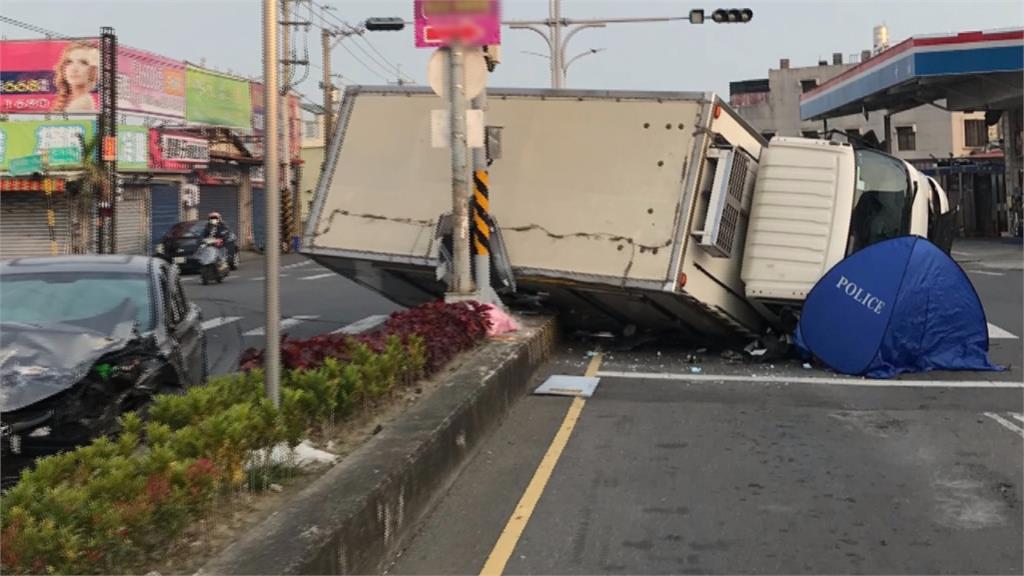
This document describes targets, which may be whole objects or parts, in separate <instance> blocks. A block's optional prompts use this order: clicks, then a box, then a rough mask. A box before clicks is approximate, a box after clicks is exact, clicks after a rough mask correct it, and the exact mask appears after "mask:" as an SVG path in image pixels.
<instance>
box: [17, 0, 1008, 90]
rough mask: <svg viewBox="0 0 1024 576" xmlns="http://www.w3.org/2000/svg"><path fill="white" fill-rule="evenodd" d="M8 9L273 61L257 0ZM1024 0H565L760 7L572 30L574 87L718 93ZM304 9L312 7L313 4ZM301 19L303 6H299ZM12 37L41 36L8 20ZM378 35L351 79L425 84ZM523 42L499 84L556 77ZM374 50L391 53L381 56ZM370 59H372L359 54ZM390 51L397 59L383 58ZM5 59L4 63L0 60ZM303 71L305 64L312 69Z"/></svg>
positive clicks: (313, 56) (512, 44) (390, 40)
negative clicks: (711, 0)
mask: <svg viewBox="0 0 1024 576" xmlns="http://www.w3.org/2000/svg"><path fill="white" fill-rule="evenodd" d="M315 1H316V2H318V3H322V4H327V5H330V6H332V7H334V8H335V10H334V14H335V15H336V16H337V17H338V18H340V19H343V20H346V21H349V22H358V21H360V20H362V19H365V18H367V17H370V16H401V17H405V18H411V15H412V0H372V1H349V0H315ZM0 5H2V11H3V14H4V15H6V16H8V17H11V18H15V19H18V20H22V21H26V22H29V23H31V24H35V25H37V26H41V27H43V28H47V29H49V30H53V31H55V32H59V33H61V34H64V35H68V36H96V35H98V33H99V28H100V27H101V26H112V27H114V29H115V30H116V32H117V34H118V38H119V40H120V42H121V43H123V44H127V45H129V46H133V47H136V48H142V49H146V50H150V51H153V52H157V53H159V54H163V55H166V56H168V57H171V58H175V59H179V60H188V61H191V62H199V61H200V60H201V59H202V58H205V59H206V64H207V66H209V67H211V68H215V69H220V70H225V71H226V70H229V69H230V70H231V71H233V72H235V73H237V74H242V75H246V76H257V75H259V74H260V73H261V72H262V64H261V55H262V47H261V38H260V33H261V13H260V7H261V5H262V3H261V2H260V1H259V0H0ZM1022 6H1024V3H1022V2H1020V0H930V1H925V0H890V1H875V0H857V1H850V0H835V1H830V0H805V1H785V2H784V1H775V0H748V1H746V2H737V3H734V4H727V3H722V4H700V3H693V2H676V1H648V0H564V2H563V8H562V15H563V17H565V18H599V17H610V16H670V15H679V16H684V15H686V14H688V12H689V10H690V9H691V8H704V9H705V10H706V11H707V12H708V14H709V15H710V12H711V11H712V10H713V9H714V8H719V7H725V8H731V7H750V8H752V9H753V10H754V19H753V21H752V22H750V23H748V24H732V25H727V24H714V23H712V22H710V20H709V21H708V23H706V24H704V25H702V26H695V25H691V24H689V23H688V22H674V23H657V24H615V25H610V26H608V27H607V28H604V29H597V30H584V31H582V32H580V33H579V34H578V35H577V36H576V37H575V38H574V39H573V41H572V43H571V45H570V47H569V50H568V53H569V55H570V57H571V56H572V55H574V54H576V53H578V52H581V51H584V50H588V49H591V48H599V49H605V50H604V51H602V52H600V53H598V54H595V55H591V56H587V57H585V58H583V59H581V60H579V61H578V62H577V63H576V64H575V65H573V67H572V68H571V69H570V71H569V80H568V87H570V88H596V89H637V90H693V91H706V90H713V91H716V92H719V93H721V94H726V95H727V94H728V86H729V82H730V81H735V80H746V79H751V78H761V77H767V73H768V69H769V68H770V67H777V66H778V61H779V59H780V58H790V59H791V60H792V65H793V66H794V67H797V66H809V65H814V64H815V63H816V62H817V61H818V59H819V58H821V59H827V60H831V55H832V53H833V52H842V53H843V55H844V59H847V58H849V56H850V55H851V54H859V53H860V51H861V50H862V49H866V48H870V47H871V42H872V28H873V26H875V25H876V24H881V23H883V22H884V23H885V24H886V25H887V26H888V27H889V34H890V40H891V43H896V42H899V41H900V40H903V39H905V38H907V37H908V36H912V35H917V34H935V33H942V32H953V31H967V30H988V29H1004V28H1015V27H1022V26H1024V8H1022ZM303 10H304V9H303ZM504 13H505V18H506V19H534V20H538V19H543V18H546V17H547V13H548V2H547V1H546V0H505V2H504ZM299 16H300V17H301V16H302V13H300V15H299ZM0 34H2V35H4V36H5V37H7V38H10V39H14V38H30V37H37V36H38V35H36V34H33V33H31V32H26V31H23V30H20V29H18V28H15V27H13V26H10V25H7V24H3V23H0ZM296 36H297V41H298V44H297V45H298V50H299V57H300V58H301V57H302V54H303V51H304V47H305V46H306V45H307V43H308V51H309V59H310V60H311V61H312V62H313V63H314V64H315V65H316V66H317V67H310V69H309V71H308V72H309V73H308V78H307V79H306V80H305V81H304V82H302V83H301V84H300V85H299V89H300V91H301V92H303V93H304V94H306V95H307V96H308V97H309V98H310V99H311V100H313V101H316V102H319V101H321V96H320V93H319V91H318V87H317V84H318V82H319V81H320V78H321V75H322V72H321V71H320V69H319V65H320V63H321V54H320V34H319V30H318V29H316V28H313V29H311V30H310V31H309V33H308V34H307V33H296ZM366 40H367V41H369V42H370V43H372V45H373V48H375V49H376V50H377V51H379V52H380V54H382V55H383V58H382V57H380V56H378V55H377V53H375V52H374V51H373V49H371V48H370V46H369V45H367V44H366V42H365V41H364V40H360V39H357V38H350V39H348V40H346V41H345V42H344V45H347V46H348V48H349V50H351V52H349V51H346V50H345V49H344V48H343V47H341V46H339V47H337V48H335V49H334V51H333V53H332V62H333V67H334V70H335V71H336V72H340V73H342V74H344V75H345V77H346V79H347V80H348V81H350V82H354V83H359V84H382V83H384V82H385V81H394V80H395V78H396V77H397V72H396V71H395V70H394V69H393V68H390V66H391V65H392V64H393V65H394V66H397V67H400V69H401V71H402V73H403V74H404V75H406V76H407V77H409V78H412V79H413V80H415V81H416V82H417V83H419V84H425V83H426V63H427V59H428V57H429V55H430V52H431V51H430V50H423V49H416V48H415V47H414V46H413V37H412V31H411V27H410V28H407V29H406V30H404V31H402V32H376V33H368V34H367V36H366ZM525 52H543V53H546V52H547V46H546V45H545V44H544V41H543V40H542V39H541V38H540V37H539V36H538V35H537V34H535V33H533V32H529V31H522V30H510V29H508V28H505V29H504V30H503V31H502V57H503V62H502V64H501V65H500V66H499V67H498V69H497V71H496V72H495V73H494V74H492V75H491V78H490V80H489V82H488V83H489V85H491V86H508V87H546V86H548V84H549V79H550V73H549V72H548V63H547V60H545V59H543V58H541V57H538V56H534V55H530V54H526V53H525ZM370 55H372V57H373V58H376V59H377V60H379V61H381V62H380V63H379V64H378V63H374V62H373V60H372V59H371V57H370ZM359 60H361V61H362V62H360V61H359ZM384 60H386V62H384ZM0 65H2V63H0ZM300 75H301V71H300Z"/></svg>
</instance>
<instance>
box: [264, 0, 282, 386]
mask: <svg viewBox="0 0 1024 576" xmlns="http://www.w3.org/2000/svg"><path fill="white" fill-rule="evenodd" d="M277 34H278V25H277V0H263V87H264V90H263V108H264V126H263V137H264V138H265V139H266V140H265V146H264V152H263V154H264V157H263V170H264V178H265V180H266V182H267V187H268V188H271V190H268V191H267V194H264V201H265V203H266V215H265V218H266V234H267V246H268V248H269V249H268V250H267V251H266V258H265V260H264V266H265V271H264V277H265V282H266V284H265V285H264V296H265V300H264V303H265V305H266V319H265V321H264V323H265V325H266V327H267V328H266V336H267V338H266V343H265V345H264V353H263V370H264V374H263V383H264V384H263V385H264V389H265V392H266V395H267V398H268V399H270V401H271V402H272V403H273V404H274V406H280V403H281V311H280V292H279V289H280V286H279V283H280V278H279V277H278V274H279V273H280V271H281V251H280V249H279V247H280V245H281V197H280V196H279V195H278V194H275V193H273V192H274V191H276V190H274V188H277V186H278V184H279V183H280V179H279V165H278V147H277V146H278V133H277V124H278V122H277V121H278V117H277V114H278V103H279V102H280V98H279V97H278V82H277V64H278V62H277V59H278V46H277Z"/></svg>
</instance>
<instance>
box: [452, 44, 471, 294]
mask: <svg viewBox="0 0 1024 576" xmlns="http://www.w3.org/2000/svg"><path fill="white" fill-rule="evenodd" d="M446 50H448V78H447V80H448V97H449V98H450V100H449V104H450V106H449V126H450V129H451V146H452V218H453V222H452V248H453V252H454V254H453V257H454V258H455V262H454V264H455V266H454V268H455V270H454V274H452V283H451V286H450V287H449V290H450V292H452V293H453V294H457V295H458V294H469V293H470V292H472V291H473V281H472V279H471V278H470V266H469V181H468V179H467V178H466V176H467V172H468V168H469V166H468V162H467V158H466V156H467V153H466V152H467V148H466V86H465V82H466V80H465V72H464V70H465V56H466V49H465V47H464V46H462V45H461V44H455V45H452V46H451V47H449V48H446Z"/></svg>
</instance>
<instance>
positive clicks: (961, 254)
mask: <svg viewBox="0 0 1024 576" xmlns="http://www.w3.org/2000/svg"><path fill="white" fill-rule="evenodd" d="M952 254H953V256H957V257H959V258H972V257H973V256H974V254H971V253H969V252H960V251H959V250H953V251H952Z"/></svg>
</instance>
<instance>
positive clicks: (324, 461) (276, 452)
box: [246, 440, 338, 470]
mask: <svg viewBox="0 0 1024 576" xmlns="http://www.w3.org/2000/svg"><path fill="white" fill-rule="evenodd" d="M337 461H338V455H337V454H332V453H330V452H325V451H324V450H320V449H318V448H315V447H314V446H313V445H312V444H310V442H309V440H303V441H302V442H301V443H299V445H297V446H296V447H295V448H291V447H289V446H288V443H287V442H281V443H280V444H276V445H275V446H274V447H273V448H272V449H271V450H270V451H269V453H268V451H267V450H266V449H260V450H254V451H253V452H252V453H251V454H250V455H249V462H248V464H246V469H247V470H251V469H254V468H260V467H262V466H264V465H271V466H274V465H289V466H295V467H297V468H301V469H303V470H309V469H314V468H319V467H321V466H324V465H330V464H334V463H335V462H337Z"/></svg>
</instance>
